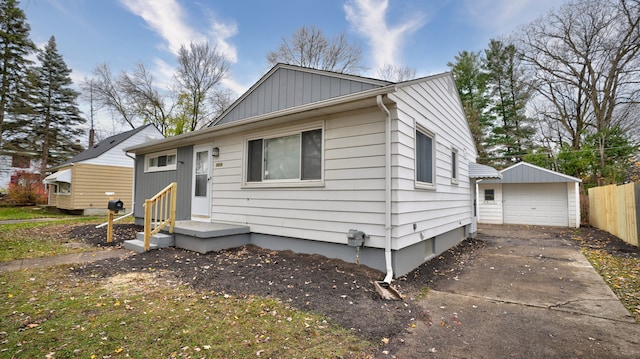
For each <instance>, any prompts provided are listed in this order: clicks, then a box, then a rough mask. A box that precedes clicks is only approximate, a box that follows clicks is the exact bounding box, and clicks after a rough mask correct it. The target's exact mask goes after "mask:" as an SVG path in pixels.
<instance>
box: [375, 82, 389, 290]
mask: <svg viewBox="0 0 640 359" xmlns="http://www.w3.org/2000/svg"><path fill="white" fill-rule="evenodd" d="M376 103H377V104H378V107H379V108H380V110H382V112H384V113H385V116H386V118H385V151H384V152H385V196H384V202H385V203H384V204H385V206H384V208H385V213H384V229H385V241H384V259H385V263H386V266H387V275H386V276H385V277H384V282H385V283H386V284H391V280H393V266H392V263H391V112H389V109H388V108H387V107H386V106H385V105H384V103H383V102H382V95H377V96H376Z"/></svg>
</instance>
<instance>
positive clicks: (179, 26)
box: [120, 0, 205, 54]
mask: <svg viewBox="0 0 640 359" xmlns="http://www.w3.org/2000/svg"><path fill="white" fill-rule="evenodd" d="M120 2H121V3H122V4H123V5H124V6H125V7H126V8H127V9H128V10H129V11H131V12H132V13H134V14H136V15H138V16H140V17H141V18H143V19H144V21H145V22H146V23H147V24H148V25H149V27H151V29H152V30H153V31H155V32H156V33H158V35H160V36H161V37H162V38H163V39H164V40H165V41H166V42H167V44H166V45H167V48H168V50H169V51H170V52H172V53H174V54H177V53H178V50H179V49H180V46H181V45H183V44H189V43H190V42H192V41H203V40H205V39H204V36H202V35H201V34H199V33H197V32H196V31H194V30H193V29H191V28H190V27H189V26H188V25H187V24H186V23H185V21H184V20H185V19H184V11H183V9H182V7H180V4H178V2H177V1H175V0H120Z"/></svg>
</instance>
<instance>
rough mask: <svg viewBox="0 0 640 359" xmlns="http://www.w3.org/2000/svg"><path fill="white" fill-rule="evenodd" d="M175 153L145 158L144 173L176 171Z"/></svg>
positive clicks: (163, 153) (162, 153) (157, 154)
mask: <svg viewBox="0 0 640 359" xmlns="http://www.w3.org/2000/svg"><path fill="white" fill-rule="evenodd" d="M176 163H177V155H176V151H175V150H173V151H165V152H158V153H152V154H149V155H146V156H145V171H147V172H154V171H170V170H175V169H176Z"/></svg>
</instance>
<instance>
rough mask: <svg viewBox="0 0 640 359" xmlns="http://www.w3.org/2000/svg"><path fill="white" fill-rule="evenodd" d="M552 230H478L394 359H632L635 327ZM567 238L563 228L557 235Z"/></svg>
mask: <svg viewBox="0 0 640 359" xmlns="http://www.w3.org/2000/svg"><path fill="white" fill-rule="evenodd" d="M558 230H559V229H548V228H547V229H545V228H525V227H517V226H504V227H503V226H483V227H481V229H480V235H479V238H480V239H482V240H484V241H485V242H486V249H484V250H482V251H478V252H477V256H476V258H475V260H474V261H473V262H472V263H471V264H470V266H469V267H468V268H466V269H465V271H464V272H463V273H462V274H461V275H460V276H459V277H458V278H457V280H449V281H445V282H439V283H438V284H437V285H436V287H437V290H435V289H432V290H431V291H429V293H428V295H427V296H426V298H425V299H423V300H421V305H422V306H424V308H425V309H426V310H427V311H428V313H429V315H430V317H431V321H430V323H429V322H419V323H418V325H417V327H416V328H415V329H414V330H413V333H412V334H413V335H412V336H411V337H410V338H409V339H408V340H407V341H406V345H404V346H403V348H402V349H401V351H400V352H399V353H398V354H397V357H398V358H426V357H428V358H640V325H638V324H637V323H636V322H635V320H634V319H633V317H631V315H630V314H629V312H628V311H627V310H626V309H625V308H624V306H623V305H622V304H621V303H620V301H619V300H618V299H617V297H616V296H615V294H614V293H613V292H612V291H611V290H610V289H609V287H608V286H607V284H606V283H605V282H604V281H603V279H602V278H601V277H600V276H599V275H598V273H597V272H596V271H595V270H594V269H593V267H591V265H590V264H589V262H588V261H587V260H586V258H585V257H584V256H583V255H582V253H581V252H580V248H579V247H578V246H577V245H576V244H575V243H573V242H572V241H571V240H563V239H560V238H558V236H557V235H556V234H555V233H557V231H558ZM562 230H564V231H567V230H568V229H566V228H565V229H562Z"/></svg>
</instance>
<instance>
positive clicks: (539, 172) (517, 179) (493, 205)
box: [478, 162, 582, 228]
mask: <svg viewBox="0 0 640 359" xmlns="http://www.w3.org/2000/svg"><path fill="white" fill-rule="evenodd" d="M500 173H501V174H502V179H484V180H482V181H479V182H478V198H479V200H478V212H479V215H478V222H479V223H488V224H528V225H538V226H559V227H573V228H578V227H580V191H579V188H580V182H582V180H580V179H578V178H575V177H571V176H567V175H565V174H562V173H559V172H555V171H552V170H548V169H546V168H542V167H538V166H535V165H532V164H530V163H527V162H519V163H516V164H515V165H513V166H511V167H508V168H505V169H503V170H502V171H500Z"/></svg>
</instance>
